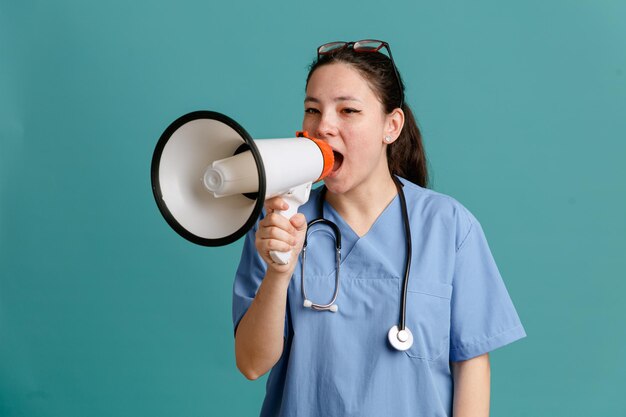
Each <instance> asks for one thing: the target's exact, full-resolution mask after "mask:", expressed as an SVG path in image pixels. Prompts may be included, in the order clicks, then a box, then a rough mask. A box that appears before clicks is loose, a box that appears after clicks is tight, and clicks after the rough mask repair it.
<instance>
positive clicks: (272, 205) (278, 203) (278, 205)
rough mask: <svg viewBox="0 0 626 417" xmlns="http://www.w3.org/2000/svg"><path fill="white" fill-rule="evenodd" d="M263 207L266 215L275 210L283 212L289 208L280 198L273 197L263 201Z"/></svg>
mask: <svg viewBox="0 0 626 417" xmlns="http://www.w3.org/2000/svg"><path fill="white" fill-rule="evenodd" d="M264 206H265V210H266V211H267V212H268V213H271V212H274V211H275V210H276V211H283V210H287V209H288V208H289V204H287V202H285V200H283V199H282V198H280V197H273V198H270V199H269V200H265V204H264Z"/></svg>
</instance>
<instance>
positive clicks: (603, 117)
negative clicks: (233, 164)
mask: <svg viewBox="0 0 626 417" xmlns="http://www.w3.org/2000/svg"><path fill="white" fill-rule="evenodd" d="M624 16H626V3H624V2H623V1H609V0H599V1H598V0H595V1H591V0H588V1H581V0H579V1H565V0H562V1H556V0H548V1H545V0H543V1H538V0H529V1H524V2H502V1H495V0H493V1H489V0H477V1H473V2H461V1H442V2H426V1H406V2H401V1H390V2H386V3H383V2H372V1H361V2H358V3H353V2H345V3H342V2H331V1H327V0H320V1H317V2H295V1H268V2H237V1H231V2H219V3H218V2H210V1H206V0H205V1H199V0H197V1H196V0H181V1H178V2H176V3H175V2H166V1H154V2H149V1H145V0H139V1H135V2H126V1H124V2H123V1H119V0H112V1H107V2H102V1H98V2H96V1H77V0H59V1H55V2H48V1H17V0H0V415H1V416H3V417H5V416H6V417H9V416H11V417H17V416H36V417H40V416H41V417H44V416H46V417H48V416H50V417H51V416H64V417H69V416H87V415H88V416H94V417H97V416H126V415H129V416H130V415H133V416H153V417H156V416H173V415H184V416H207V415H233V416H249V415H256V414H257V410H258V409H259V407H260V402H261V401H262V397H263V393H264V383H263V382H261V381H257V382H248V381H247V380H245V379H244V377H243V376H241V375H240V374H239V373H238V371H237V370H236V368H235V362H234V354H233V336H232V323H231V317H230V303H231V286H232V280H233V275H234V271H235V268H236V266H237V262H238V259H239V252H240V249H241V242H238V243H236V244H233V245H231V246H228V247H221V248H211V249H208V248H204V247H200V246H196V245H193V244H191V243H189V242H187V241H185V240H183V239H182V238H180V237H179V236H178V235H177V234H175V233H174V232H173V231H172V230H171V229H170V228H169V227H168V226H167V224H166V223H165V221H164V220H163V219H162V217H161V215H160V214H159V212H158V210H157V207H156V205H155V203H154V199H153V197H152V193H151V188H150V175H149V174H150V161H151V157H152V151H153V149H154V146H155V144H156V141H157V140H158V138H159V136H160V134H161V133H162V131H163V130H164V129H165V127H167V125H168V124H169V123H170V122H171V121H173V120H174V119H175V118H177V117H178V116H180V115H182V114H184V113H187V112H189V111H192V110H197V109H209V110H215V111H219V112H222V113H225V114H227V115H229V116H231V117H233V118H234V119H235V120H237V121H238V122H239V123H241V124H242V125H243V126H244V127H245V128H246V129H247V130H248V131H249V132H250V133H251V134H252V135H253V136H254V137H257V138H263V137H285V136H291V135H292V134H293V133H294V131H295V130H297V129H299V128H300V123H301V118H302V99H303V96H304V78H305V76H306V68H307V65H308V64H309V63H310V62H311V60H312V59H313V58H314V56H315V48H316V47H317V46H318V45H319V44H321V43H324V42H328V41H332V40H358V39H362V38H379V39H384V40H387V41H388V42H389V43H390V44H391V46H392V49H393V52H394V58H396V61H397V64H398V66H399V68H400V71H401V72H402V74H403V77H404V79H405V82H406V84H407V89H408V90H407V98H408V101H409V103H410V104H411V105H412V106H413V108H414V110H415V113H416V115H417V117H418V121H419V123H420V126H421V128H422V129H423V133H424V136H425V141H426V148H427V152H428V157H429V161H430V166H431V172H432V176H433V188H434V189H435V190H437V191H441V192H444V193H447V194H450V195H452V196H454V197H455V198H457V199H458V200H460V201H461V202H462V203H463V204H464V205H466V206H467V207H468V208H469V209H470V210H471V211H472V212H473V213H474V214H475V215H476V216H477V217H478V218H479V220H480V221H481V223H482V224H483V227H484V229H485V231H486V234H487V237H488V239H489V242H490V245H491V248H492V251H493V253H494V255H495V257H496V260H497V262H498V265H499V267H500V269H501V272H502V275H503V276H504V278H505V281H506V283H507V286H508V289H509V291H510V293H511V295H512V297H513V300H514V302H515V305H516V307H517V309H518V312H519V314H520V316H521V318H522V321H523V322H524V325H525V327H526V330H527V332H528V335H529V337H528V338H527V339H524V340H523V341H520V342H517V343H515V344H513V345H511V346H509V347H506V348H504V349H501V350H499V351H496V352H494V353H493V354H492V382H493V389H492V415H493V416H510V417H514V416H550V417H557V416H568V417H572V416H592V415H597V416H600V415H607V416H608V415H611V416H618V415H619V416H625V415H626V400H625V398H624V395H623V377H624V375H626V360H625V359H624V357H625V353H626V351H625V348H624V346H625V345H626V330H625V329H626V326H625V325H624V317H626V307H625V304H624V302H623V294H624V292H625V291H626V279H624V278H626V277H625V273H624V271H625V269H626V260H625V259H626V215H625V213H626V192H625V185H626V168H625V166H626V164H625V163H624V162H625V160H626V76H625V74H624V72H625V71H626V53H625V51H626V42H625V39H626V24H625V23H624ZM320 348H321V349H323V346H320Z"/></svg>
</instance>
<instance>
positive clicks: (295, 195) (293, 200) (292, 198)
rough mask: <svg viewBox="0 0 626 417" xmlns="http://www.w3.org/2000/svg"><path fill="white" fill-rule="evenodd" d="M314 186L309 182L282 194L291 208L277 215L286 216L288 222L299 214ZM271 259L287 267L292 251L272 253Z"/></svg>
mask: <svg viewBox="0 0 626 417" xmlns="http://www.w3.org/2000/svg"><path fill="white" fill-rule="evenodd" d="M312 184H313V183H310V182H309V183H306V184H303V185H299V186H297V187H295V188H292V189H291V190H289V191H288V192H286V193H285V194H282V195H281V197H282V199H283V200H285V202H286V203H287V204H289V208H288V209H287V210H283V211H278V212H277V213H278V214H280V215H281V216H284V217H285V218H286V219H287V220H289V219H291V217H292V216H293V215H294V214H296V213H297V212H298V208H299V207H300V206H301V205H303V204H304V203H306V202H307V201H308V200H309V194H310V193H311V185H312ZM270 257H271V258H272V260H273V261H274V262H276V263H277V264H279V265H287V264H288V263H289V259H290V258H291V251H289V252H278V251H270Z"/></svg>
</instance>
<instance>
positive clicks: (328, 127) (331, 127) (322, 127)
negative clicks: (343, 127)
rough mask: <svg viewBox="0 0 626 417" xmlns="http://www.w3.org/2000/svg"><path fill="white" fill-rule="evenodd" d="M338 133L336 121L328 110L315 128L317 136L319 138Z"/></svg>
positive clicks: (321, 116)
mask: <svg viewBox="0 0 626 417" xmlns="http://www.w3.org/2000/svg"><path fill="white" fill-rule="evenodd" d="M336 135H337V124H336V123H335V120H334V119H333V116H332V115H331V114H329V113H328V112H326V113H322V114H321V115H320V118H319V122H318V124H317V126H316V129H315V136H316V137H317V138H319V139H324V138H328V137H332V136H336Z"/></svg>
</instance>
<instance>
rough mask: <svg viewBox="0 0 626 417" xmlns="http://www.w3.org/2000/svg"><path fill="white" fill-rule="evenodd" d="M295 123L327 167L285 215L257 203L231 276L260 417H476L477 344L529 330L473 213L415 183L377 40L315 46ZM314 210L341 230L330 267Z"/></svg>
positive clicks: (420, 153) (394, 77)
mask: <svg viewBox="0 0 626 417" xmlns="http://www.w3.org/2000/svg"><path fill="white" fill-rule="evenodd" d="M383 52H384V53H383ZM303 129H304V130H306V131H308V133H309V134H310V135H311V136H314V137H316V138H318V139H321V140H323V141H325V142H327V143H328V144H329V145H330V146H331V147H332V149H333V151H334V155H335V164H334V166H333V170H332V172H331V174H330V175H328V177H326V178H325V180H324V183H325V186H324V187H321V188H319V189H317V190H314V191H313V192H312V193H311V197H310V199H309V202H308V203H307V204H305V205H303V206H302V207H301V208H300V213H299V214H296V215H295V216H293V217H292V218H291V219H285V218H284V217H282V216H281V215H279V214H278V213H274V211H279V210H284V209H285V208H286V203H285V202H284V201H283V200H282V199H280V198H274V199H271V200H268V201H267V203H266V206H265V213H266V214H265V216H264V217H263V218H262V219H261V220H260V221H259V223H258V225H257V226H256V227H255V228H254V229H253V230H252V231H251V232H250V233H248V235H247V238H246V241H245V244H244V249H243V254H242V258H241V263H240V265H239V269H238V271H237V276H236V280H235V285H234V296H233V320H234V324H235V353H236V358H237V366H238V368H239V369H240V371H241V372H242V373H243V374H244V375H245V376H246V377H247V378H249V379H256V378H258V377H259V376H261V375H263V374H265V373H266V372H267V371H269V370H271V371H272V372H271V374H270V376H269V378H268V381H267V395H266V398H265V402H264V404H263V408H262V411H261V415H262V416H374V417H382V416H394V417H402V416H452V415H454V417H463V416H487V415H488V414H489V392H490V385H489V384H490V371H489V359H488V352H489V351H491V350H493V349H496V348H498V347H501V346H503V345H505V344H508V343H511V342H513V341H515V340H517V339H519V338H522V337H524V336H525V333H524V329H523V327H522V325H521V323H520V321H519V318H518V316H517V313H516V311H515V309H514V307H513V304H512V302H511V300H510V298H509V296H508V293H507V291H506V288H505V286H504V283H503V281H502V279H501V277H500V274H499V273H498V270H497V267H496V265H495V263H494V260H493V258H492V256H491V253H490V251H489V248H488V246H487V242H486V240H485V237H484V235H483V232H482V229H481V227H480V224H479V223H478V221H477V220H476V219H475V218H474V217H473V216H472V214H471V213H469V212H468V210H467V209H465V208H464V207H463V206H462V205H461V204H459V203H458V202H457V201H456V200H454V199H452V198H451V197H448V196H445V195H442V194H439V193H436V192H434V191H431V190H429V189H427V188H426V187H427V185H428V184H427V182H428V181H427V170H426V158H425V153H424V149H423V146H422V141H421V136H420V132H419V129H418V127H417V124H416V122H415V119H414V117H413V115H412V113H411V110H410V109H409V106H408V105H407V103H406V101H405V99H404V88H403V84H402V81H401V78H400V75H399V73H398V71H397V68H396V67H395V64H394V62H393V59H392V57H391V52H390V49H389V45H388V44H387V43H386V42H382V41H373V40H365V41H358V42H333V43H330V44H326V45H323V46H321V47H320V48H319V49H318V58H317V60H316V61H315V62H314V63H313V65H312V66H311V70H310V72H309V76H308V78H307V84H306V97H305V100H304V121H303ZM317 218H324V219H327V220H330V221H332V222H333V223H334V224H336V226H337V228H338V232H339V234H340V239H341V260H340V262H339V263H337V262H336V256H335V255H336V253H335V239H334V238H333V237H332V236H333V233H332V231H333V229H332V226H327V225H326V224H324V223H322V224H317V225H315V226H312V227H311V228H310V229H309V230H307V220H312V219H317ZM318 232H319V233H318ZM307 233H308V237H307ZM305 238H307V246H306V247H307V256H306V264H305V268H302V262H303V257H300V254H301V251H302V248H303V244H304V242H305ZM272 250H277V251H281V252H287V251H291V253H292V256H291V262H289V264H287V265H279V264H276V263H274V262H273V261H272V259H271V258H270V256H269V252H270V251H272ZM303 273H304V274H305V276H304V277H303V276H302V274H303ZM337 274H339V278H340V280H339V281H338V288H337V295H336V299H335V300H334V302H331V303H329V304H315V303H327V302H328V300H330V299H332V298H333V289H334V288H336V287H335V285H336V283H337V281H336V279H337ZM303 286H304V287H303ZM305 293H306V297H305ZM305 300H306V301H305ZM330 304H333V305H335V306H336V307H331V306H330ZM307 307H308V308H307Z"/></svg>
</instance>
